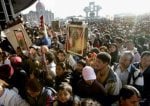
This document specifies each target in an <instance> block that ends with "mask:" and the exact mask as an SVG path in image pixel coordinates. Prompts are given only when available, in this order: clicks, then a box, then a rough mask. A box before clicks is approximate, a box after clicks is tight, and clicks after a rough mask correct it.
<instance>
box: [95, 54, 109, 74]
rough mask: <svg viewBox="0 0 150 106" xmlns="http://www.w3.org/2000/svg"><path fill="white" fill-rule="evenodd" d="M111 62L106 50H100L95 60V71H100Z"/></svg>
mask: <svg viewBox="0 0 150 106" xmlns="http://www.w3.org/2000/svg"><path fill="white" fill-rule="evenodd" d="M110 62H111V56H110V54H109V53H107V52H100V53H99V54H97V57H96V61H95V69H96V70H97V71H101V70H103V69H105V68H106V67H108V66H109V64H110Z"/></svg>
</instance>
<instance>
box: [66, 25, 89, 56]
mask: <svg viewBox="0 0 150 106" xmlns="http://www.w3.org/2000/svg"><path fill="white" fill-rule="evenodd" d="M85 29H86V28H85V27H84V26H82V25H68V34H67V42H66V43H67V44H66V46H67V47H66V50H67V52H70V53H73V54H76V55H80V56H82V55H83V51H84V49H85V48H86V45H87V43H86V42H87V41H86V33H87V32H86V33H85Z"/></svg>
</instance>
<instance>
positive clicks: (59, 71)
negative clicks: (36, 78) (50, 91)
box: [54, 63, 72, 90]
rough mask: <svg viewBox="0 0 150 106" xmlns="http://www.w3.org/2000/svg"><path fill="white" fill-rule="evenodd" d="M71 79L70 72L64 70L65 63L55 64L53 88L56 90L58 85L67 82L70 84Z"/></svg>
mask: <svg viewBox="0 0 150 106" xmlns="http://www.w3.org/2000/svg"><path fill="white" fill-rule="evenodd" d="M71 78H72V75H71V71H70V70H68V69H67V68H66V64H65V63H57V64H56V77H55V84H54V88H55V89H56V90H57V89H58V87H59V85H60V84H61V83H62V82H67V83H69V84H70V83H71Z"/></svg>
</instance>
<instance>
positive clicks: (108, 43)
mask: <svg viewBox="0 0 150 106" xmlns="http://www.w3.org/2000/svg"><path fill="white" fill-rule="evenodd" d="M123 25H124V24H120V23H119V22H118V23H115V21H110V20H106V19H101V20H95V21H93V22H89V24H88V29H89V30H88V31H89V35H88V41H87V48H86V49H85V50H84V53H83V56H78V55H75V54H72V53H69V52H67V51H66V49H65V48H66V46H65V44H66V38H67V37H66V36H67V33H66V32H67V29H66V27H65V26H63V27H62V28H61V29H60V32H61V33H56V32H54V31H53V29H52V28H51V27H47V30H46V32H45V31H44V30H40V29H39V28H38V27H36V29H35V28H34V31H33V30H32V29H30V30H29V29H27V32H28V34H29V36H30V38H31V40H32V42H33V45H32V46H30V47H29V48H28V50H27V51H23V50H22V49H21V48H20V47H17V49H16V50H15V51H16V52H15V53H13V54H12V53H8V52H6V51H4V50H2V49H1V50H0V105H1V106H139V105H141V106H150V84H149V82H150V51H149V49H150V46H149V45H150V41H149V39H146V38H143V40H144V41H143V42H140V40H139V41H138V40H137V39H135V38H137V37H136V36H134V35H130V36H129V34H135V33H127V32H132V31H129V30H130V28H131V26H130V25H129V23H126V24H125V25H126V27H125V26H123ZM122 28H126V29H128V30H125V31H124V32H126V33H123V32H121V33H119V32H118V31H119V30H120V29H122ZM116 29H117V30H116ZM122 31H123V30H122ZM30 32H33V33H30ZM138 37H139V38H140V39H142V37H140V36H138ZM145 37H146V36H145Z"/></svg>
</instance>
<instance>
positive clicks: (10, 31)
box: [4, 23, 32, 51]
mask: <svg viewBox="0 0 150 106" xmlns="http://www.w3.org/2000/svg"><path fill="white" fill-rule="evenodd" d="M16 31H21V32H22V33H21V32H16ZM19 33H20V34H22V35H23V40H24V41H25V43H26V46H27V49H28V48H29V47H30V46H31V45H32V41H31V39H30V37H29V36H28V34H27V32H26V30H25V28H24V25H23V24H22V23H19V24H17V25H14V26H12V27H9V28H7V29H5V30H4V34H5V35H6V37H7V39H8V41H9V42H10V44H11V45H12V47H13V48H14V50H15V51H16V50H17V48H18V47H19V46H20V45H19V43H18V41H17V38H16V34H19ZM22 49H26V47H23V48H22Z"/></svg>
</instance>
